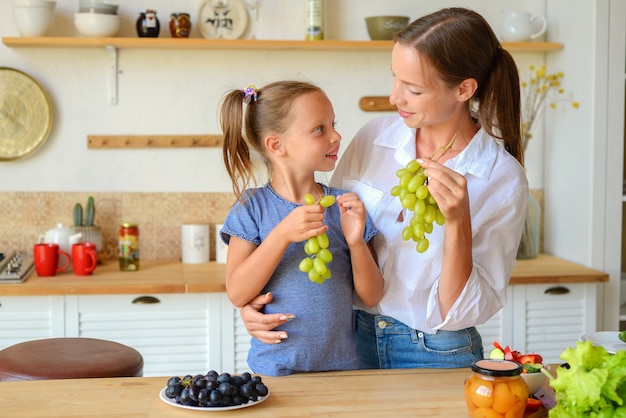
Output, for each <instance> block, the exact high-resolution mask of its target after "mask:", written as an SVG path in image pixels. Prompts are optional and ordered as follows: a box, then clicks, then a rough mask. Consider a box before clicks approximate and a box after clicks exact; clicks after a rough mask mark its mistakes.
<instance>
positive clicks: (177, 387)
mask: <svg viewBox="0 0 626 418" xmlns="http://www.w3.org/2000/svg"><path fill="white" fill-rule="evenodd" d="M182 391H183V385H182V384H181V383H176V384H173V385H169V386H168V387H167V388H166V389H165V396H167V397H168V398H170V399H174V398H176V397H177V396H178V395H180V393H181V392H182Z"/></svg>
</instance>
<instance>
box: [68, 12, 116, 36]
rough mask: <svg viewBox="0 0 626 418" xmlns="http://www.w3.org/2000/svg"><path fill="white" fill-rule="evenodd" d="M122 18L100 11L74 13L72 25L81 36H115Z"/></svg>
mask: <svg viewBox="0 0 626 418" xmlns="http://www.w3.org/2000/svg"><path fill="white" fill-rule="evenodd" d="M121 24H122V18H121V17H120V16H117V15H110V14H102V13H75V14H74V26H76V30H78V32H79V33H80V34H81V35H83V36H97V37H100V36H102V37H110V36H117V34H118V32H119V31H120V26H121Z"/></svg>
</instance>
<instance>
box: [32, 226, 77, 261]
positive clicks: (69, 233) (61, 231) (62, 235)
mask: <svg viewBox="0 0 626 418" xmlns="http://www.w3.org/2000/svg"><path fill="white" fill-rule="evenodd" d="M82 236H83V234H81V233H80V232H79V233H74V230H73V229H72V228H69V227H67V226H65V225H63V223H62V222H59V223H57V226H56V228H52V229H50V230H48V231H46V233H45V235H39V239H38V240H37V242H38V243H40V242H45V243H47V244H58V245H59V248H60V249H61V250H63V251H65V252H66V253H68V254H70V257H71V254H72V245H74V244H76V243H77V242H79V241H80V239H81V237H82ZM60 261H64V260H60Z"/></svg>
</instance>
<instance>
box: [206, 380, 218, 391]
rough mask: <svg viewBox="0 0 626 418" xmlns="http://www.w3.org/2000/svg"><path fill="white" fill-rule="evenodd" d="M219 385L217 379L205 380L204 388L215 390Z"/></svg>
mask: <svg viewBox="0 0 626 418" xmlns="http://www.w3.org/2000/svg"><path fill="white" fill-rule="evenodd" d="M218 386H219V383H217V381H215V380H207V382H206V386H205V387H206V388H207V389H209V390H215V389H217V387H218Z"/></svg>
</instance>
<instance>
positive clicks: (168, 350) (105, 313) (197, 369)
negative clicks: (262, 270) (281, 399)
mask: <svg viewBox="0 0 626 418" xmlns="http://www.w3.org/2000/svg"><path fill="white" fill-rule="evenodd" d="M220 303H221V296H220V294H213V293H209V294H207V293H195V294H190V293H187V294H156V295H81V296H66V310H65V314H66V335H67V336H68V337H88V338H102V339H106V340H110V341H116V342H119V343H121V344H125V345H128V346H130V347H133V348H135V349H136V350H137V351H139V352H140V353H141V354H142V356H143V358H144V376H173V375H185V374H188V373H190V374H196V373H206V372H207V371H208V370H210V369H211V368H214V369H216V370H220V369H221V368H222V364H221V354H222V353H221V335H220V333H221V329H222V327H221V318H220V317H221V312H220Z"/></svg>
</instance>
